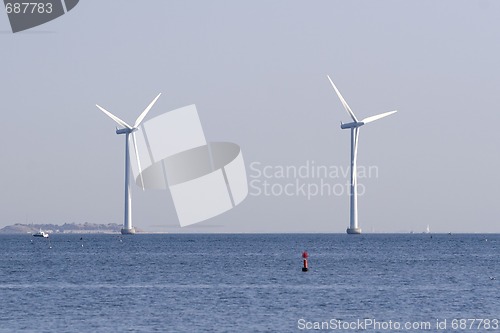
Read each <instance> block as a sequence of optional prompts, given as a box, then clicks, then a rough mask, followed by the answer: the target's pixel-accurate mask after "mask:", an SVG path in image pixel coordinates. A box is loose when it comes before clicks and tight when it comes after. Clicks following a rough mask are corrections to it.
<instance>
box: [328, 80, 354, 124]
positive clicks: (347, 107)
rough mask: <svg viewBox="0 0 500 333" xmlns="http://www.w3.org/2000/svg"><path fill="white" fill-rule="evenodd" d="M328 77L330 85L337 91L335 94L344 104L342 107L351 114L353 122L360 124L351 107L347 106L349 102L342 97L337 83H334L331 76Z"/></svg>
mask: <svg viewBox="0 0 500 333" xmlns="http://www.w3.org/2000/svg"><path fill="white" fill-rule="evenodd" d="M326 77H327V78H328V80H330V83H331V84H332V87H333V89H335V92H336V93H337V96H338V97H339V99H340V101H341V102H342V105H343V106H344V109H345V110H346V111H347V113H349V115H350V116H351V118H352V120H354V121H355V122H358V119H357V118H356V116H355V115H354V112H352V110H351V108H350V107H349V105H347V102H346V101H345V99H344V97H342V95H341V94H340V91H339V90H338V89H337V87H336V86H335V83H333V81H332V79H330V76H328V75H327V76H326Z"/></svg>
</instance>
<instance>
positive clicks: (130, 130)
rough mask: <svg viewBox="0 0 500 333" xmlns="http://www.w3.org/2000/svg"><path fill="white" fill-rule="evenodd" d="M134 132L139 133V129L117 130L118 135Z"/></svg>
mask: <svg viewBox="0 0 500 333" xmlns="http://www.w3.org/2000/svg"><path fill="white" fill-rule="evenodd" d="M134 131H137V128H132V129H131V128H117V129H116V134H130V133H132V132H134Z"/></svg>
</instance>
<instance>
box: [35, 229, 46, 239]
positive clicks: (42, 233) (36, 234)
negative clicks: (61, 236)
mask: <svg viewBox="0 0 500 333" xmlns="http://www.w3.org/2000/svg"><path fill="white" fill-rule="evenodd" d="M33 237H43V238H48V237H49V234H48V233H46V232H44V231H42V229H40V231H39V232H35V233H34V234H33Z"/></svg>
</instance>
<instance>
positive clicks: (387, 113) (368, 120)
mask: <svg viewBox="0 0 500 333" xmlns="http://www.w3.org/2000/svg"><path fill="white" fill-rule="evenodd" d="M396 112H398V111H397V110H394V111H389V112H386V113H381V114H378V115H376V116H371V117H368V118H365V119H363V120H361V122H363V123H365V124H368V123H371V122H372V121H375V120H378V119H381V118H384V117H387V116H390V115H391V114H393V113H396Z"/></svg>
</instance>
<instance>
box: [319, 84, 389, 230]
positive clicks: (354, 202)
mask: <svg viewBox="0 0 500 333" xmlns="http://www.w3.org/2000/svg"><path fill="white" fill-rule="evenodd" d="M327 77H328V80H330V83H331V84H332V86H333V89H335V92H336V93H337V96H338V97H339V99H340V101H341V102H342V105H343V106H344V108H345V109H346V111H347V113H349V115H350V116H351V118H352V120H353V122H351V123H347V124H344V123H342V122H341V123H340V128H342V129H347V128H350V129H351V186H350V201H351V210H350V224H349V228H347V233H348V234H360V233H361V228H360V227H359V225H358V189H357V185H358V182H357V175H356V174H357V172H356V171H357V169H356V159H357V155H358V137H359V128H360V127H361V126H363V125H364V124H368V123H371V122H372V121H375V120H378V119H381V118H384V117H387V116H389V115H391V114H393V113H395V112H397V111H390V112H386V113H381V114H378V115H376V116H371V117H368V118H365V119H363V120H361V121H359V120H358V118H356V116H355V115H354V112H352V110H351V108H350V107H349V105H347V102H346V101H345V99H344V98H343V97H342V95H341V94H340V91H339V90H338V89H337V87H336V86H335V84H334V83H333V81H332V79H330V76H328V75H327Z"/></svg>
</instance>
